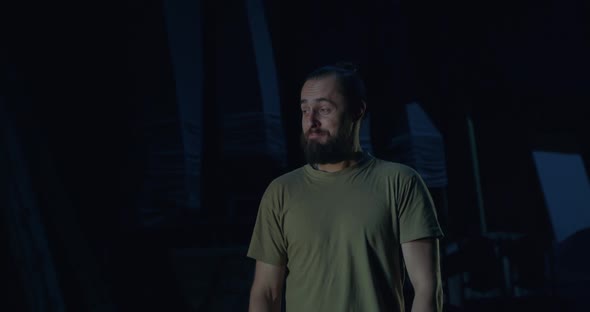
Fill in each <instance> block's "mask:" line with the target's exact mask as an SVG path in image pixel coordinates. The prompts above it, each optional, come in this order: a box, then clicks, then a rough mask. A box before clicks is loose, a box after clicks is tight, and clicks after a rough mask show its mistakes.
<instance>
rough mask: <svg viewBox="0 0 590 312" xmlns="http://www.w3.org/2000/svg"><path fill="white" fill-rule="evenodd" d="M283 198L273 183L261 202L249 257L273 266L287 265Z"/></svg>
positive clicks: (278, 188)
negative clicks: (283, 224)
mask: <svg viewBox="0 0 590 312" xmlns="http://www.w3.org/2000/svg"><path fill="white" fill-rule="evenodd" d="M281 198H282V196H281V194H280V187H279V186H278V185H277V184H276V183H274V182H272V183H271V184H270V185H269V186H268V187H267V189H266V191H265V192H264V195H263V196H262V199H261V201H260V206H259V208H258V215H257V217H256V224H255V225H254V231H253V232H252V238H251V240H250V247H249V248H248V253H247V256H248V257H250V258H253V259H256V260H258V261H262V262H264V263H268V264H273V265H285V264H286V263H287V251H286V250H287V249H286V244H285V239H284V235H283V230H282V226H281V224H282V216H281V215H280V210H281V208H282V202H281Z"/></svg>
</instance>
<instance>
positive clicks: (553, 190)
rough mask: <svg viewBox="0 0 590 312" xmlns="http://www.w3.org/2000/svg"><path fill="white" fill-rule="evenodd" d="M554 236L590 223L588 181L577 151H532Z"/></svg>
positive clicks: (589, 184)
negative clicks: (571, 152)
mask: <svg viewBox="0 0 590 312" xmlns="http://www.w3.org/2000/svg"><path fill="white" fill-rule="evenodd" d="M533 159H534V161H535V165H536V167H537V173H538V175H539V180H540V181H541V188H542V189H543V194H544V197H545V203H546V205H547V209H548V210H549V215H550V217H551V223H552V225H553V231H554V234H555V239H556V241H557V242H558V243H559V242H561V241H563V240H564V239H566V238H567V237H569V236H570V235H572V234H574V233H575V232H577V231H579V230H582V229H584V228H589V227H590V182H589V181H588V176H587V175H586V170H585V167H584V161H583V159H582V157H580V155H579V154H564V153H554V152H544V151H533Z"/></svg>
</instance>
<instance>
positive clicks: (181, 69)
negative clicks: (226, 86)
mask: <svg viewBox="0 0 590 312" xmlns="http://www.w3.org/2000/svg"><path fill="white" fill-rule="evenodd" d="M163 2H164V14H165V24H166V29H167V34H168V44H169V47H170V57H171V62H172V67H173V72H174V79H175V82H176V99H177V105H178V113H179V115H180V116H179V118H180V122H181V131H182V143H183V148H184V162H185V166H186V167H185V177H186V178H185V179H186V180H185V181H186V185H185V186H186V190H187V196H188V199H187V204H188V207H189V209H192V210H194V211H199V210H200V208H201V159H202V150H203V147H202V145H203V127H202V125H203V32H202V25H201V20H202V19H201V15H202V12H201V7H202V6H201V1H198V0H197V1H181V0H164V1H163Z"/></svg>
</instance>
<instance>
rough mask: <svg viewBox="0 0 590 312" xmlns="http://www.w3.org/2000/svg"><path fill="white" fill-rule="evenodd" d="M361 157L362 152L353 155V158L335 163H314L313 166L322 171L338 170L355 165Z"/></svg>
mask: <svg viewBox="0 0 590 312" xmlns="http://www.w3.org/2000/svg"><path fill="white" fill-rule="evenodd" d="M361 158H362V153H358V154H357V155H355V157H354V158H353V159H347V160H344V161H341V162H339V163H335V164H314V165H313V167H314V168H316V169H317V170H320V171H324V172H338V171H340V170H344V169H346V168H348V167H352V166H354V165H356V164H357V163H358V162H359V161H360V160H361Z"/></svg>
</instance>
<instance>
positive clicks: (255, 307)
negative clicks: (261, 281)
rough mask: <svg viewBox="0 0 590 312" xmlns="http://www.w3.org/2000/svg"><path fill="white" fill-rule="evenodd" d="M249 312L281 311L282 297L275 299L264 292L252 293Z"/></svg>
mask: <svg viewBox="0 0 590 312" xmlns="http://www.w3.org/2000/svg"><path fill="white" fill-rule="evenodd" d="M248 311H249V312H280V311H281V297H280V296H279V297H278V298H276V299H275V300H273V299H272V297H271V296H267V295H264V294H250V307H249V309H248Z"/></svg>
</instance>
